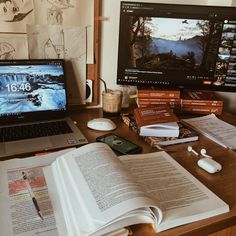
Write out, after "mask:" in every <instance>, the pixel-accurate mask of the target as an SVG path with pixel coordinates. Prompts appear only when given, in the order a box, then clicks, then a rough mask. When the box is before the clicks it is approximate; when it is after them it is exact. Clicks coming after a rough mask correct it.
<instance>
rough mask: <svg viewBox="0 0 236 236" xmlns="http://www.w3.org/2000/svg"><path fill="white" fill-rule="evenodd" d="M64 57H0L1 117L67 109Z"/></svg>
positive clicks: (8, 117)
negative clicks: (4, 59) (57, 58)
mask: <svg viewBox="0 0 236 236" xmlns="http://www.w3.org/2000/svg"><path fill="white" fill-rule="evenodd" d="M63 64H64V63H63V61H62V60H54V59H52V60H12V61H0V118H2V119H3V118H4V117H5V118H7V119H10V118H13V117H25V116H29V115H34V114H37V116H38V115H39V112H40V113H41V114H42V113H43V112H59V111H65V110H66V106H67V103H66V88H65V79H64V66H63Z"/></svg>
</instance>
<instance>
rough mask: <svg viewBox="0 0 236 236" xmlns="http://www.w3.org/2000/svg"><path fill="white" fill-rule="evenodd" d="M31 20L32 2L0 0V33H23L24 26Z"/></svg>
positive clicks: (32, 17) (25, 0) (27, 0)
mask: <svg viewBox="0 0 236 236" xmlns="http://www.w3.org/2000/svg"><path fill="white" fill-rule="evenodd" d="M33 20H34V14H33V0H0V28H1V31H4V32H6V31H9V32H19V31H24V32H25V24H27V23H32V22H34V21H33ZM19 25H20V28H19Z"/></svg>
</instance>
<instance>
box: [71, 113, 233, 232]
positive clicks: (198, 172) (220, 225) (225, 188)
mask: <svg viewBox="0 0 236 236" xmlns="http://www.w3.org/2000/svg"><path fill="white" fill-rule="evenodd" d="M70 115H71V117H72V119H73V120H75V121H77V125H78V127H79V128H80V130H81V131H82V132H83V133H84V135H85V136H86V137H87V139H88V141H89V142H94V141H95V139H96V137H98V136H100V135H102V134H105V132H101V131H94V130H90V129H88V128H87V127H86V124H87V121H88V120H90V119H93V118H97V117H101V116H102V111H101V109H80V110H79V111H71V113H70ZM184 118H186V117H184ZM221 118H222V119H223V120H225V121H227V122H229V123H231V124H234V125H236V116H233V115H231V114H224V115H223V116H222V117H221ZM114 122H115V123H116V124H117V127H118V128H117V129H116V130H114V131H113V132H114V133H115V134H117V135H120V136H122V137H125V138H127V139H129V140H131V141H133V142H135V143H137V144H139V145H141V146H142V147H143V152H144V153H147V152H154V151H157V149H154V148H151V147H150V146H149V145H148V144H147V143H145V142H144V141H143V140H142V138H141V137H139V136H138V135H137V134H135V133H134V132H132V131H131V130H130V129H129V128H128V127H127V126H126V125H125V124H124V123H122V122H121V121H120V120H119V119H118V118H117V119H116V120H114ZM199 139H200V140H199V141H197V142H193V143H191V145H192V146H193V148H194V149H195V150H196V151H199V150H200V149H201V148H206V149H207V152H208V153H209V155H212V156H213V157H214V159H215V160H216V161H217V162H219V163H220V164H222V166H223V169H222V171H221V172H219V173H216V174H214V175H211V174H208V173H207V172H205V171H204V170H202V169H200V168H199V167H198V166H197V160H198V158H197V157H196V156H194V155H193V154H191V153H188V152H187V151H186V149H187V146H188V145H189V144H188V143H184V144H179V145H172V146H169V147H167V148H166V149H167V150H168V151H170V152H169V153H170V155H171V156H172V157H173V158H174V159H175V160H176V161H177V162H179V163H180V164H181V165H182V166H183V167H184V168H186V169H187V170H188V171H189V172H190V173H191V174H192V175H194V176H195V177H196V178H197V179H199V180H200V181H201V182H202V183H203V184H205V185H206V186H207V187H208V188H209V189H210V190H212V191H213V192H214V193H215V194H216V195H218V196H219V197H220V198H221V199H222V200H223V201H225V202H226V203H227V204H229V206H230V212H229V213H226V214H222V215H219V216H216V217H212V218H208V219H206V220H201V221H198V222H194V223H191V224H188V225H184V226H180V227H176V228H174V229H170V230H167V231H164V232H161V233H158V234H157V235H159V236H177V235H186V236H187V235H191V236H203V235H209V234H210V235H211V236H223V235H227V236H229V235H230V236H233V235H236V153H235V152H233V151H231V150H226V149H224V148H223V147H221V146H219V145H217V144H216V143H214V142H212V141H211V140H209V139H207V138H206V137H204V136H202V135H200V137H199ZM232 226H234V227H232ZM229 227H230V228H229ZM226 228H227V229H226ZM223 229H225V230H223ZM221 230H223V231H221ZM132 231H133V232H134V234H133V235H134V236H149V235H150V236H154V235H156V234H155V233H154V232H153V230H152V228H151V227H150V226H149V225H136V226H133V227H132ZM217 231H221V232H218V233H214V232H217Z"/></svg>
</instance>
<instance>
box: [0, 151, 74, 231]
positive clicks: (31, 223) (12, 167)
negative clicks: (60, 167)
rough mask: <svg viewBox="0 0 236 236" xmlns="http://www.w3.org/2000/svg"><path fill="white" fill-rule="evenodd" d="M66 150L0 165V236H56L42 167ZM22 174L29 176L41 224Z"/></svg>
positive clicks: (5, 162)
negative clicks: (39, 212) (40, 214)
mask: <svg viewBox="0 0 236 236" xmlns="http://www.w3.org/2000/svg"><path fill="white" fill-rule="evenodd" d="M68 150H72V149H68ZM68 150H64V151H60V152H55V153H51V154H47V155H44V156H37V157H29V158H25V159H13V160H9V161H3V162H1V163H0V204H1V214H0V235H7V236H13V235H17V236H33V235H40V236H57V235H58V232H57V227H56V222H55V217H54V213H53V208H52V204H51V201H50V199H49V195H48V190H47V185H46V182H45V179H44V174H43V167H44V166H46V165H49V164H50V163H51V162H52V161H54V160H55V159H56V157H57V156H58V155H60V154H62V153H65V152H66V151H68ZM22 172H25V173H27V175H28V179H29V182H30V186H31V188H32V191H33V193H34V195H35V198H36V200H37V203H38V205H39V207H40V210H41V212H42V215H43V220H42V219H41V218H40V217H39V215H38V214H37V210H36V208H35V206H34V204H33V201H32V198H31V196H30V193H29V189H28V188H27V186H26V184H25V181H24V180H23V177H22Z"/></svg>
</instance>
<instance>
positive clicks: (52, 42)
mask: <svg viewBox="0 0 236 236" xmlns="http://www.w3.org/2000/svg"><path fill="white" fill-rule="evenodd" d="M27 34H28V45H29V56H30V58H31V59H40V58H46V59H47V58H51V59H55V58H58V59H66V60H70V62H69V61H67V62H66V71H67V72H68V73H67V75H69V78H68V79H67V81H68V91H69V96H68V100H69V103H70V104H72V105H81V104H85V102H86V89H85V87H86V29H85V27H69V26H58V25H54V26H46V25H44V26H43V25H28V26H27Z"/></svg>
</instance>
